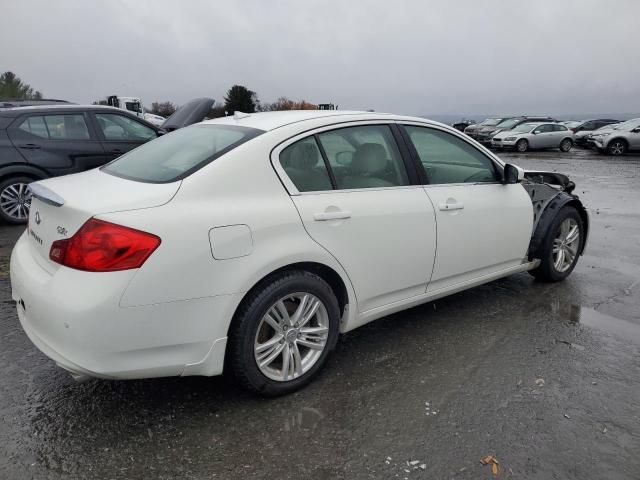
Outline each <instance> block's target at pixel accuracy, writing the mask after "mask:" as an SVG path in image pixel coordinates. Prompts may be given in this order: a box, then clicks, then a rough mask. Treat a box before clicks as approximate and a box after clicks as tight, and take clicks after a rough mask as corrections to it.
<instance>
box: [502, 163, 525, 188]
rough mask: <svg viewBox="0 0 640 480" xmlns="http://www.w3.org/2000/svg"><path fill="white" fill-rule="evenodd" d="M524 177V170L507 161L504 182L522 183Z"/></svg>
mask: <svg viewBox="0 0 640 480" xmlns="http://www.w3.org/2000/svg"><path fill="white" fill-rule="evenodd" d="M523 179H524V170H523V169H522V168H520V167H518V166H516V165H513V164H511V163H507V164H506V165H505V166H504V180H503V183H505V184H511V183H520V182H522V180H523Z"/></svg>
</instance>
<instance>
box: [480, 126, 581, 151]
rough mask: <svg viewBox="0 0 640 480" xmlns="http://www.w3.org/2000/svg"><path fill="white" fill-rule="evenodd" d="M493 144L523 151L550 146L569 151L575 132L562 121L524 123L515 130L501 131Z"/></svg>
mask: <svg viewBox="0 0 640 480" xmlns="http://www.w3.org/2000/svg"><path fill="white" fill-rule="evenodd" d="M491 146H492V147H494V148H502V149H509V150H516V151H517V152H521V153H524V152H526V151H527V150H542V149H549V148H558V149H559V150H560V151H561V152H568V151H569V150H571V147H573V133H572V132H571V130H569V129H568V128H567V127H566V126H565V125H562V124H560V123H550V122H537V123H523V124H521V125H518V126H517V127H516V128H514V129H513V130H508V131H504V132H500V133H499V134H497V135H496V136H494V137H493V138H492V139H491Z"/></svg>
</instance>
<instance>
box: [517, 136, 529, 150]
mask: <svg viewBox="0 0 640 480" xmlns="http://www.w3.org/2000/svg"><path fill="white" fill-rule="evenodd" d="M516 150H517V151H518V152H520V153H524V152H526V151H527V150H529V142H527V141H526V140H525V139H524V138H522V139H520V140H518V141H517V142H516Z"/></svg>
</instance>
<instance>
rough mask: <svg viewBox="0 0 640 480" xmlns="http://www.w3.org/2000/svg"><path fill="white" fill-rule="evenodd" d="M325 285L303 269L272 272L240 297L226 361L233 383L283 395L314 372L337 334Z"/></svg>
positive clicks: (337, 315)
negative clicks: (258, 286)
mask: <svg viewBox="0 0 640 480" xmlns="http://www.w3.org/2000/svg"><path fill="white" fill-rule="evenodd" d="M339 319H340V312H339V307H338V301H337V299H336V296H335V294H334V293H333V290H332V289H331V287H330V286H329V285H328V284H327V283H326V282H325V281H324V280H323V279H322V278H320V277H319V276H318V275H315V274H313V273H310V272H307V271H290V272H284V273H282V274H278V275H276V276H274V277H272V278H271V279H269V281H268V282H267V283H265V284H264V285H263V286H262V287H261V288H257V289H256V290H255V291H254V292H252V293H250V294H249V296H248V298H246V299H245V301H244V302H243V304H242V306H241V307H240V310H239V312H238V314H237V316H236V318H235V319H234V321H233V324H232V327H231V331H230V335H229V341H230V343H229V350H228V356H227V362H228V365H229V366H230V367H231V369H232V371H233V374H234V375H235V377H236V379H237V380H238V381H239V383H240V384H241V385H242V386H243V387H245V388H247V389H249V390H251V391H254V392H257V393H259V394H262V395H268V396H276V395H283V394H286V393H289V392H292V391H294V390H297V389H298V388H300V387H302V386H304V385H306V384H307V383H309V381H311V379H312V378H313V377H314V376H315V375H316V374H317V373H318V372H319V370H320V369H321V368H322V366H323V365H324V363H325V362H326V360H327V357H328V356H329V353H330V351H331V350H332V349H333V347H334V346H335V344H336V341H337V338H338V328H339Z"/></svg>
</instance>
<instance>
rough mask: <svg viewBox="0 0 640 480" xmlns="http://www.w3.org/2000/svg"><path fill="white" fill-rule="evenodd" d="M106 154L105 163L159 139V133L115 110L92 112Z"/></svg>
mask: <svg viewBox="0 0 640 480" xmlns="http://www.w3.org/2000/svg"><path fill="white" fill-rule="evenodd" d="M91 115H92V117H93V121H94V124H95V125H96V130H97V131H98V136H99V137H100V140H101V142H102V145H103V147H104V151H105V154H106V159H105V163H106V162H109V161H111V160H113V159H114V158H117V157H119V156H120V155H122V154H124V153H127V152H128V151H130V150H133V149H134V148H136V147H139V146H140V145H142V144H143V143H146V142H148V141H149V140H153V139H155V138H157V137H158V131H157V130H155V129H153V128H151V127H149V126H148V125H145V124H144V123H142V122H140V121H138V119H136V118H135V117H133V116H130V115H127V114H120V113H118V112H116V111H113V110H105V111H103V112H101V111H93V112H91Z"/></svg>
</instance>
